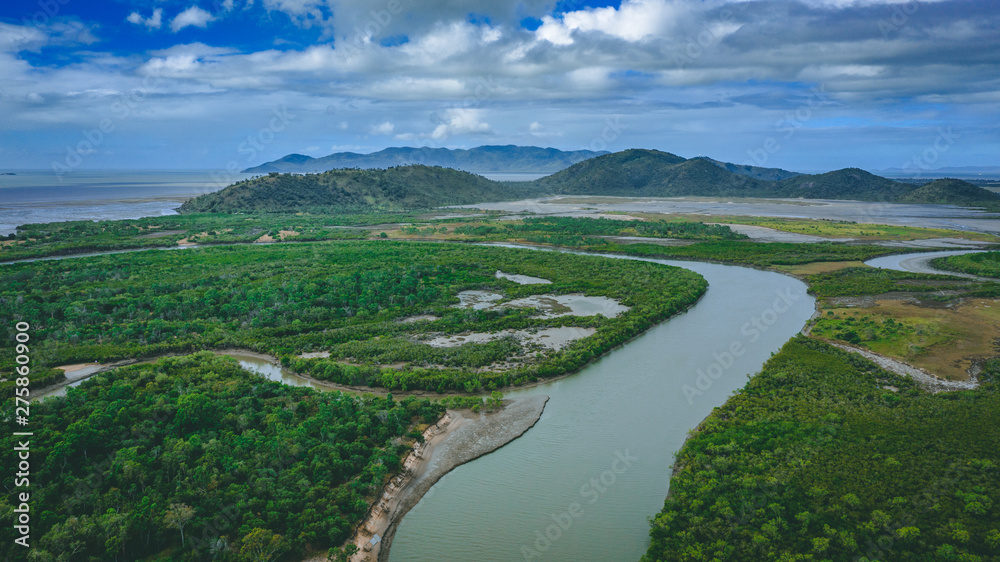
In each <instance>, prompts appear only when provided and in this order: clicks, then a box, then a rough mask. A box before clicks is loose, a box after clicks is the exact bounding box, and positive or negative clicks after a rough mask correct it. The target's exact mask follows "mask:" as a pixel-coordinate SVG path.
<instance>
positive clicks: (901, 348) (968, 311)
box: [812, 299, 1000, 380]
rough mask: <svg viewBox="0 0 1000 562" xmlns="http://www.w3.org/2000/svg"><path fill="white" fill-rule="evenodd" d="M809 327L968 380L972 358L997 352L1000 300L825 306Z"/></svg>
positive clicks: (816, 332)
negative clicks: (946, 304)
mask: <svg viewBox="0 0 1000 562" xmlns="http://www.w3.org/2000/svg"><path fill="white" fill-rule="evenodd" d="M831 312H832V314H829V313H831ZM887 321H888V322H887ZM812 333H813V335H815V336H817V337H823V338H828V339H834V340H839V341H846V342H848V343H853V344H856V345H860V346H862V347H865V348H867V349H870V350H872V351H874V352H876V353H881V354H883V355H886V356H889V357H892V358H895V359H899V360H901V361H905V362H907V363H909V364H911V365H914V366H916V367H920V368H922V369H925V370H927V371H929V372H931V373H933V374H935V375H937V376H939V377H941V378H946V379H951V380H968V379H969V373H968V370H969V369H970V368H971V367H972V366H973V364H974V363H976V362H977V361H978V360H981V359H984V358H987V357H993V356H995V355H997V354H998V352H1000V349H998V347H997V339H998V338H1000V300H992V299H970V300H968V301H965V302H963V303H962V304H959V305H957V306H954V307H941V308H936V307H927V306H921V305H919V304H915V303H911V302H905V301H898V300H878V301H876V302H875V304H874V306H871V307H868V308H840V307H838V308H829V309H826V310H824V311H823V315H822V317H821V318H820V319H819V320H818V321H817V323H816V325H815V326H814V328H813V332H812Z"/></svg>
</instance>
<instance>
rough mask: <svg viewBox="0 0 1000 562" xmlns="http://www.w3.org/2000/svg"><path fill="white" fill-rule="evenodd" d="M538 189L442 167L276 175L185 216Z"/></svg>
mask: <svg viewBox="0 0 1000 562" xmlns="http://www.w3.org/2000/svg"><path fill="white" fill-rule="evenodd" d="M535 194H536V192H535V191H534V188H533V186H531V185H528V184H523V183H503V182H495V181H491V180H488V179H486V178H484V177H482V176H477V175H475V174H470V173H468V172H461V171H458V170H452V169H450V168H441V167H437V166H400V167H395V168H389V169H386V170H358V169H351V170H333V171H329V172H323V173H321V174H307V175H293V174H277V173H271V174H268V175H266V176H262V177H257V178H253V179H249V180H244V181H241V182H239V183H236V184H233V185H231V186H229V187H227V188H225V189H223V190H222V191H218V192H215V193H209V194H206V195H202V196H200V197H196V198H194V199H192V200H190V201H188V202H186V203H184V204H183V205H182V206H181V208H180V212H182V213H185V212H187V213H191V212H219V213H232V212H257V211H303V210H317V211H341V212H350V211H372V210H382V211H390V210H405V209H428V208H431V207H439V206H442V205H462V204H467V203H480V202H484V201H500V200H505V199H519V198H524V197H532V196H534V195H535Z"/></svg>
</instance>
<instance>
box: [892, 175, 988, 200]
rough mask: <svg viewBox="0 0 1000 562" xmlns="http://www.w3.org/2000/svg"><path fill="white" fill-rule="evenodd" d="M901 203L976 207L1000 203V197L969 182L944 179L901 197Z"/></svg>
mask: <svg viewBox="0 0 1000 562" xmlns="http://www.w3.org/2000/svg"><path fill="white" fill-rule="evenodd" d="M899 202H900V203H938V204H942V205H975V204H978V203H1000V195H997V194H996V193H993V192H992V191H988V190H986V189H983V188H981V187H979V186H977V185H973V184H971V183H969V182H967V181H962V180H957V179H952V178H943V179H939V180H934V181H932V182H930V183H928V184H925V185H922V186H920V187H918V188H917V189H915V190H913V191H911V192H909V193H907V194H906V195H904V196H903V197H900V199H899Z"/></svg>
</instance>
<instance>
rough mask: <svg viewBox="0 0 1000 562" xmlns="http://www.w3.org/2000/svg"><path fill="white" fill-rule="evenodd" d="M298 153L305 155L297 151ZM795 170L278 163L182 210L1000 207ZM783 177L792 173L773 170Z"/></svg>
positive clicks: (633, 154)
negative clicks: (512, 205)
mask: <svg viewBox="0 0 1000 562" xmlns="http://www.w3.org/2000/svg"><path fill="white" fill-rule="evenodd" d="M289 158H291V159H293V160H295V159H298V158H297V157H296V156H295V155H292V156H290V157H289ZM792 173H793V172H787V171H785V170H780V169H777V168H755V167H740V166H735V165H720V163H719V162H716V161H713V160H711V159H709V158H703V157H698V158H692V159H690V160H688V159H685V158H682V157H680V156H677V155H676V154H670V153H669V152H661V151H659V150H644V149H630V150H623V151H621V152H615V153H612V154H605V155H602V156H597V157H594V158H590V159H588V160H584V161H583V162H579V163H577V164H574V165H572V166H570V167H569V168H566V169H565V170H561V171H559V172H556V173H554V174H552V175H550V176H546V177H544V178H541V179H538V180H535V181H533V182H496V181H492V180H488V179H486V178H484V177H482V176H478V175H475V174H471V173H468V172H462V171H458V170H454V169H451V168H442V167H437V166H433V167H432V166H422V165H414V166H400V167H394V168H388V169H374V170H360V169H340V170H332V171H329V172H323V173H319V174H308V175H292V174H278V173H274V172H272V173H270V174H268V175H267V176H263V177H258V178H254V179H251V180H246V181H243V182H240V183H237V184H234V185H232V186H229V187H227V188H226V189H223V190H222V191H220V192H217V193H211V194H208V195H203V196H201V197H198V198H196V199H192V200H191V201H188V202H187V203H185V204H184V205H183V206H182V207H181V209H180V210H181V212H254V211H301V210H325V211H339V212H345V211H346V212H365V211H394V210H414V209H427V208H431V207H439V206H443V205H463V204H470V203H483V202H487V201H503V200H514V199H525V198H533V197H540V196H547V195H604V196H618V197H682V196H701V197H780V198H804V199H841V200H845V199H846V200H857V201H882V202H890V203H895V202H899V203H938V204H952V205H989V204H992V205H998V206H1000V195H997V194H994V193H992V192H990V191H987V190H985V189H981V188H979V187H977V186H975V185H972V184H969V183H966V182H963V181H960V180H953V179H948V180H936V181H933V182H931V183H929V184H927V185H924V186H916V185H913V184H910V183H903V182H898V181H893V180H890V179H886V178H883V177H881V176H876V175H874V174H870V173H868V172H866V171H864V170H861V169H858V168H845V169H843V170H835V171H832V172H827V173H824V174H801V175H794V176H791V177H787V176H788V174H792ZM779 177H783V179H767V178H779Z"/></svg>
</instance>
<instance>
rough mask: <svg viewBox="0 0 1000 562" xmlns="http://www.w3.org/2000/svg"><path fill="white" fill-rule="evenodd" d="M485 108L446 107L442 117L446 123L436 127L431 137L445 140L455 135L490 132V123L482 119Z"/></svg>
mask: <svg viewBox="0 0 1000 562" xmlns="http://www.w3.org/2000/svg"><path fill="white" fill-rule="evenodd" d="M482 116H483V110H481V109H468V108H453V109H446V110H445V111H444V112H443V114H442V115H441V118H442V119H443V120H444V123H441V124H440V125H438V126H437V127H434V131H433V132H432V133H431V138H432V139H435V140H444V139H447V138H448V137H450V136H453V135H467V134H470V133H475V134H483V133H489V132H490V131H491V130H492V129H491V128H490V124H489V123H486V122H484V121H483V120H482Z"/></svg>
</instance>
